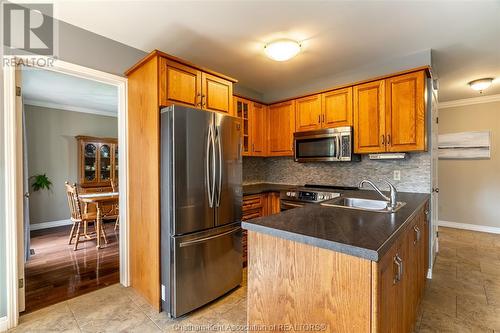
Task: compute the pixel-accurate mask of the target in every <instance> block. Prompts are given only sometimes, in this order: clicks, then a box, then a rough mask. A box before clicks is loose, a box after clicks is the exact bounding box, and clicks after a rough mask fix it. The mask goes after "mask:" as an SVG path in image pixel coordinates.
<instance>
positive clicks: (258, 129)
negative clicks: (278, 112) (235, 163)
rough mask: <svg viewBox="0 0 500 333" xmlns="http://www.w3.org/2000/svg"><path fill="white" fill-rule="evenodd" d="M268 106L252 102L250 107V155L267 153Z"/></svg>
mask: <svg viewBox="0 0 500 333" xmlns="http://www.w3.org/2000/svg"><path fill="white" fill-rule="evenodd" d="M267 116H268V112H267V106H265V105H262V104H260V103H252V107H251V108H250V142H251V147H250V155H252V156H266V155H267V141H268V140H267V123H268V117H267Z"/></svg>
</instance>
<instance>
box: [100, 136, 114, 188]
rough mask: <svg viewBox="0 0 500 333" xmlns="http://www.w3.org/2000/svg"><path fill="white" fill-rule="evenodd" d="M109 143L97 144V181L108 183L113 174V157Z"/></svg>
mask: <svg viewBox="0 0 500 333" xmlns="http://www.w3.org/2000/svg"><path fill="white" fill-rule="evenodd" d="M112 153H113V152H112V149H111V144H109V143H101V144H100V145H99V163H98V165H99V182H100V183H109V182H110V181H111V177H112V174H113V165H112V164H113V158H114V156H113V155H112Z"/></svg>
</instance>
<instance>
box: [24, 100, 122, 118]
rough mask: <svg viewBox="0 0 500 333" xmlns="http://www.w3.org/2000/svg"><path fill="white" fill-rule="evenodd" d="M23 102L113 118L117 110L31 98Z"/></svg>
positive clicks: (116, 114) (116, 115) (115, 116)
mask: <svg viewBox="0 0 500 333" xmlns="http://www.w3.org/2000/svg"><path fill="white" fill-rule="evenodd" d="M23 102H24V104H26V105H32V106H39V107H42V108H50V109H57V110H63V111H72V112H80V113H90V114H95V115H99V116H107V117H114V118H117V117H118V112H111V111H106V110H96V109H89V108H83V107H80V106H74V105H64V104H59V103H52V102H42V101H37V100H32V99H24V100H23Z"/></svg>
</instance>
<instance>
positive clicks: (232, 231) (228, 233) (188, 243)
mask: <svg viewBox="0 0 500 333" xmlns="http://www.w3.org/2000/svg"><path fill="white" fill-rule="evenodd" d="M238 230H241V227H236V228H234V229H231V230H229V231H226V232H223V233H220V234H217V235H212V236H208V237H203V238H198V239H193V240H190V241H186V242H182V243H180V244H179V247H186V246H191V245H196V244H199V243H204V242H206V241H208V240H211V239H214V238H219V237H222V236H226V235H230V234H232V233H234V232H236V231H238Z"/></svg>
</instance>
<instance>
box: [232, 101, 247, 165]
mask: <svg viewBox="0 0 500 333" xmlns="http://www.w3.org/2000/svg"><path fill="white" fill-rule="evenodd" d="M250 106H251V102H250V101H249V100H246V99H244V98H240V97H234V110H235V113H236V114H235V115H236V117H238V118H240V119H241V126H242V131H241V135H242V137H243V138H242V149H241V155H243V156H250Z"/></svg>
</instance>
